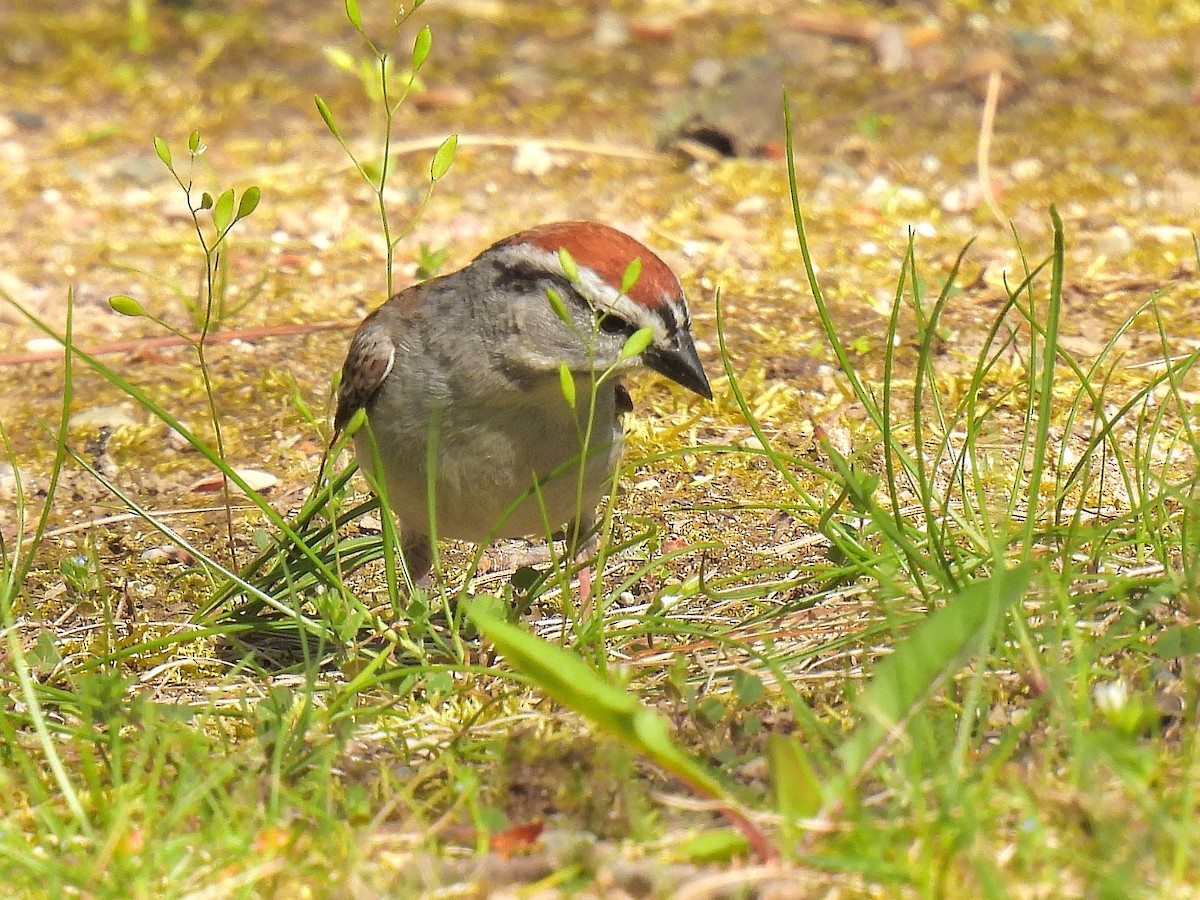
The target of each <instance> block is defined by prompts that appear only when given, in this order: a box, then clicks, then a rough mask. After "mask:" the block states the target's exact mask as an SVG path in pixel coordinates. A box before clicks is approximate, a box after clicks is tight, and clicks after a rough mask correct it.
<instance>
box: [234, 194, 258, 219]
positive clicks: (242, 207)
mask: <svg viewBox="0 0 1200 900" xmlns="http://www.w3.org/2000/svg"><path fill="white" fill-rule="evenodd" d="M261 199H262V191H260V190H259V189H258V188H257V187H254V186H251V187H248V188H246V191H245V193H243V194H242V199H241V201H240V202H239V203H238V208H237V217H236V218H235V219H234V221H235V222H236V221H239V220H241V219H244V218H246V216H248V215H250V213H252V212H254V210H255V209H256V208H257V207H258V201H259V200H261Z"/></svg>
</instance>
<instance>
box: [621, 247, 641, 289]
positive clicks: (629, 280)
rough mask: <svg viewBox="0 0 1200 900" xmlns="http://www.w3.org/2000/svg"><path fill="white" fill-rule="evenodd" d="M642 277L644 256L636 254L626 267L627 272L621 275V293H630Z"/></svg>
mask: <svg viewBox="0 0 1200 900" xmlns="http://www.w3.org/2000/svg"><path fill="white" fill-rule="evenodd" d="M641 277H642V258H641V257H640V256H635V257H634V258H633V259H632V260H630V261H629V265H627V266H626V267H625V274H624V275H622V276H621V293H622V294H628V293H629V292H630V291H632V290H633V286H634V285H635V284H637V282H638V279H639V278H641Z"/></svg>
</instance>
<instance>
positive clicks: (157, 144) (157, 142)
mask: <svg viewBox="0 0 1200 900" xmlns="http://www.w3.org/2000/svg"><path fill="white" fill-rule="evenodd" d="M154 152H155V153H157V154H158V158H159V159H161V160H162V164H163V165H164V166H166V167H167V168H168V169H171V170H172V171H174V169H172V167H171V148H170V147H168V146H167V142H166V141H164V140H163V139H162V138H160V137H158V136H155V138H154Z"/></svg>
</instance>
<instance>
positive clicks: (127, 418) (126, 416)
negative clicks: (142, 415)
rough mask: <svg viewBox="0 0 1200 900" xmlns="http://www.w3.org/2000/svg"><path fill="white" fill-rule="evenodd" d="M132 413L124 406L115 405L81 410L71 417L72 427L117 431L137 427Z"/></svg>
mask: <svg viewBox="0 0 1200 900" xmlns="http://www.w3.org/2000/svg"><path fill="white" fill-rule="evenodd" d="M136 424H137V419H135V418H134V417H133V415H132V413H130V412H129V410H128V409H127V408H126V407H125V406H124V405H123V404H119V403H114V404H111V405H109V406H93V407H92V408H91V409H84V410H81V411H79V412H77V413H75V415H73V416H71V421H70V427H71V428H72V429H75V428H94V429H100V428H111V429H117V428H122V427H124V426H127V425H136Z"/></svg>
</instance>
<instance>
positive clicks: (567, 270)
mask: <svg viewBox="0 0 1200 900" xmlns="http://www.w3.org/2000/svg"><path fill="white" fill-rule="evenodd" d="M558 263H559V265H561V266H562V270H563V274H564V275H566V276H567V280H568V281H573V282H575V283H576V284H578V283H579V266H578V265H576V263H575V257H573V256H572V255H571V251H570V250H568V249H567V248H566V247H559V248H558Z"/></svg>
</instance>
